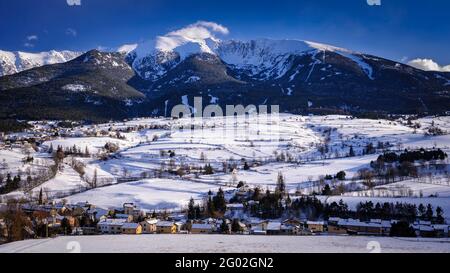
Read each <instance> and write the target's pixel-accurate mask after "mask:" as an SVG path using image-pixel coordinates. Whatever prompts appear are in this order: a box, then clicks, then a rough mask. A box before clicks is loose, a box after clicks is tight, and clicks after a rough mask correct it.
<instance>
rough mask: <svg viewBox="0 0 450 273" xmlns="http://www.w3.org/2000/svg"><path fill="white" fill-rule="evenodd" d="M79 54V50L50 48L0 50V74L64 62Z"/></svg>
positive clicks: (9, 73) (10, 73)
mask: <svg viewBox="0 0 450 273" xmlns="http://www.w3.org/2000/svg"><path fill="white" fill-rule="evenodd" d="M81 54H82V53H81V52H73V51H67V50H64V51H56V50H51V51H47V52H40V53H28V52H21V51H14V52H10V51H2V50H0V76H5V75H12V74H15V73H18V72H21V71H24V70H28V69H32V68H35V67H40V66H43V65H48V64H56V63H65V62H68V61H70V60H73V59H75V58H76V57H78V56H80V55H81Z"/></svg>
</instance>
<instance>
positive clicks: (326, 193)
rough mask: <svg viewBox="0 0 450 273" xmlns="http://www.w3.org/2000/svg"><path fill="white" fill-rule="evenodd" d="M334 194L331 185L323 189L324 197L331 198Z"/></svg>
mask: <svg viewBox="0 0 450 273" xmlns="http://www.w3.org/2000/svg"><path fill="white" fill-rule="evenodd" d="M331 194H332V192H331V188H330V185H328V184H326V185H325V187H324V188H323V189H322V195H327V196H330V195H331Z"/></svg>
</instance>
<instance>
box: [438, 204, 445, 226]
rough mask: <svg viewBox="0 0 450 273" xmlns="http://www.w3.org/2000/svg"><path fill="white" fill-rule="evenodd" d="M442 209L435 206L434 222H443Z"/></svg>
mask: <svg viewBox="0 0 450 273" xmlns="http://www.w3.org/2000/svg"><path fill="white" fill-rule="evenodd" d="M443 215H444V211H443V210H442V208H441V207H437V208H436V222H437V223H438V224H444V222H445V220H444V217H443Z"/></svg>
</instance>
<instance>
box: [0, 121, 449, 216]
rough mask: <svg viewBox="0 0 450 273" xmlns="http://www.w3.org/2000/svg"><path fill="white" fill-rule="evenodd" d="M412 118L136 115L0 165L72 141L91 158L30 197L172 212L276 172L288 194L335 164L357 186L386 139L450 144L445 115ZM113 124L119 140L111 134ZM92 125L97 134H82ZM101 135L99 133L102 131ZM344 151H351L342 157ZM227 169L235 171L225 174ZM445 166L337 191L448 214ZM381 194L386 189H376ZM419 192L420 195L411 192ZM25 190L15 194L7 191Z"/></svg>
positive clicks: (393, 145)
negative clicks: (110, 148) (425, 174)
mask: <svg viewBox="0 0 450 273" xmlns="http://www.w3.org/2000/svg"><path fill="white" fill-rule="evenodd" d="M413 122H414V123H418V124H420V125H421V126H420V128H413V127H412V126H410V124H408V123H407V121H406V120H403V119H399V120H395V121H391V120H369V119H356V118H352V117H348V116H311V117H309V116H308V117H305V116H296V115H288V114H281V115H279V116H276V117H274V116H270V115H260V116H252V115H250V116H249V117H244V116H242V117H228V118H209V119H179V120H171V119H164V118H159V119H156V118H155V119H151V118H143V119H136V120H131V121H125V122H118V123H108V124H101V125H92V126H80V127H76V128H73V129H71V130H70V131H69V133H70V134H72V136H70V137H59V138H56V139H51V140H48V141H46V142H45V143H43V144H42V145H41V147H40V148H39V150H38V151H31V152H30V151H23V149H12V150H0V165H1V166H3V167H4V168H6V169H8V170H12V172H13V173H14V172H19V173H20V172H22V173H26V172H31V173H32V172H36V170H37V169H38V168H39V167H40V166H42V165H45V163H46V162H48V161H51V156H49V154H48V153H46V152H45V150H46V149H48V148H49V147H50V146H52V147H53V148H54V149H56V147H57V146H63V147H65V148H70V147H72V146H76V147H78V148H79V149H80V150H81V151H85V150H86V149H87V150H89V152H90V154H91V155H90V156H89V157H76V156H75V157H74V158H72V157H71V158H66V159H65V161H64V163H65V164H64V166H63V167H62V168H60V169H59V170H58V173H57V174H56V176H55V177H54V178H52V179H51V180H49V181H47V182H46V183H43V184H41V185H39V186H38V187H36V188H34V189H33V190H32V191H31V194H32V195H37V194H38V192H39V191H40V189H41V188H42V189H44V191H45V192H46V194H47V195H48V196H49V197H50V198H51V197H52V196H55V197H56V196H57V197H58V198H59V199H62V198H64V199H66V200H67V201H68V202H71V203H76V202H86V201H88V202H90V203H92V204H95V205H96V206H98V207H101V208H105V209H108V208H115V207H121V206H122V204H123V203H125V202H134V203H135V204H136V205H138V206H139V207H140V208H141V209H144V210H153V209H156V210H163V209H168V210H179V209H180V208H181V207H183V206H185V205H186V204H187V202H188V200H189V199H190V198H191V197H193V198H194V199H195V200H197V201H200V200H202V199H203V198H204V197H205V195H206V194H207V193H208V191H209V190H211V191H217V189H218V188H219V187H222V188H224V189H225V190H231V189H233V188H235V186H236V184H237V182H238V181H243V182H245V183H246V184H247V185H249V186H250V187H255V186H258V187H260V188H261V189H263V190H265V189H266V188H270V189H273V188H274V186H275V184H276V181H277V176H278V174H279V173H282V174H283V176H284V177H285V182H286V185H287V189H288V190H289V192H290V193H292V194H295V193H296V192H298V191H300V192H301V193H303V194H308V193H311V192H312V191H314V190H315V187H316V186H317V183H315V181H318V180H319V179H320V178H321V177H323V176H325V175H327V174H330V175H335V174H336V173H337V172H339V171H345V172H346V174H347V181H346V182H345V183H360V181H358V180H354V179H353V178H354V177H356V175H357V173H358V171H359V170H361V169H364V168H368V167H369V166H370V165H369V164H370V162H371V161H373V160H376V158H377V157H378V155H379V154H381V153H382V150H377V151H376V153H375V154H368V155H366V154H365V153H363V151H364V149H365V148H366V147H367V145H368V144H369V143H371V144H373V145H374V146H375V147H376V146H377V145H378V143H380V142H382V143H385V144H386V143H388V146H386V147H384V149H388V150H395V151H402V150H403V149H417V148H433V147H436V148H440V149H442V150H444V151H446V152H447V153H448V152H449V151H450V135H448V133H450V117H435V118H431V117H430V118H423V119H418V120H414V121H413ZM431 126H439V128H441V129H442V130H443V131H444V132H445V133H447V134H444V135H440V136H426V132H427V131H428V129H429V128H430V127H431ZM118 131H120V137H117V136H116V135H115V134H113V133H111V132H118ZM92 132H94V133H97V135H98V136H90V137H87V136H86V134H87V133H90V135H92ZM99 132H106V135H105V133H103V134H100V133H99ZM108 133H109V135H108ZM106 143H113V144H115V145H117V147H118V148H119V150H118V151H117V152H115V153H113V154H111V155H110V156H109V157H108V158H107V159H106V160H105V159H104V158H103V159H101V156H100V155H101V154H102V153H103V152H104V146H105V144H106ZM325 146H326V149H324V147H325ZM351 149H352V150H353V151H354V156H351V157H349V156H348V155H349V152H350V150H351ZM26 154H30V155H32V156H33V157H34V161H33V162H32V163H26V162H23V157H25V156H26ZM74 159H75V160H77V161H79V162H82V163H83V164H84V174H82V175H80V174H79V173H77V172H75V170H74V169H73V167H72V164H71V161H72V160H74ZM244 162H248V163H249V164H250V165H251V168H250V169H249V170H244V168H243V165H244ZM207 164H209V165H211V166H212V167H213V168H214V174H209V175H206V174H204V173H202V172H199V171H198V170H199V169H200V168H202V167H204V166H205V165H207ZM225 166H227V167H225ZM230 166H233V167H232V168H234V169H235V171H233V172H231V171H230ZM179 167H184V169H185V170H189V171H187V172H186V173H183V174H177V173H176V172H175V170H177V169H178V168H179ZM170 170H172V172H169V171H170ZM196 170H197V172H196ZM448 172H449V170H448V169H446V170H440V171H439V172H438V173H435V174H433V176H434V177H435V178H437V179H436V181H438V182H436V181H434V182H429V181H428V180H426V179H425V180H421V181H418V180H408V181H404V182H398V183H395V184H392V185H386V186H384V187H383V188H381V189H380V188H376V189H373V190H371V192H364V191H357V192H355V193H352V192H347V193H346V194H345V197H342V198H344V199H345V201H349V202H350V203H352V204H353V203H356V202H357V201H360V200H363V199H364V200H366V199H370V198H372V197H371V193H373V192H374V191H378V192H380V193H379V194H377V195H376V197H377V200H376V201H395V202H397V201H398V202H406V201H408V202H413V203H431V204H432V205H433V206H434V207H436V206H438V205H439V206H442V207H443V209H444V211H445V216H446V218H449V217H450V197H449V195H450V185H449V178H448ZM446 174H447V176H446ZM94 177H96V178H97V180H98V181H99V183H98V184H99V185H98V186H99V187H97V188H95V189H91V190H87V187H88V183H87V181H90V180H92V179H93V178H94ZM102 181H106V182H102ZM396 186H397V188H398V187H401V188H403V189H404V188H407V189H410V190H411V191H412V193H413V194H412V196H408V198H398V196H392V194H391V193H392V192H395V189H396V188H395V187H396ZM386 191H387V192H388V193H389V194H384V193H385V192H386ZM419 192H420V194H421V195H422V196H423V197H424V198H418V196H419ZM23 194H24V193H22V192H14V193H10V194H9V195H8V196H7V197H19V196H20V195H23ZM28 194H30V193H28ZM430 195H434V197H435V198H431V197H429V196H430ZM383 197H385V199H383ZM340 198H341V197H340V196H338V197H333V198H331V199H330V200H337V199H340ZM327 201H329V200H327Z"/></svg>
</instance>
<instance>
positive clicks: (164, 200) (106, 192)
mask: <svg viewBox="0 0 450 273" xmlns="http://www.w3.org/2000/svg"><path fill="white" fill-rule="evenodd" d="M218 189H219V186H215V185H211V184H205V183H194V182H190V181H185V180H171V179H147V180H141V181H137V182H129V183H124V184H118V185H113V186H109V187H103V188H97V189H94V190H90V191H87V192H84V193H80V194H76V195H73V196H70V197H68V198H66V199H67V200H68V201H69V202H70V203H72V204H76V203H78V202H86V201H89V202H91V203H95V204H96V206H98V207H101V208H107V209H109V208H119V207H122V205H123V204H124V203H129V202H132V203H134V204H136V205H137V206H139V208H140V209H143V210H146V211H151V210H164V209H180V208H182V207H185V206H187V203H188V202H189V199H190V198H191V197H192V198H194V200H197V201H198V202H199V201H202V199H203V198H204V196H205V194H206V193H208V191H209V190H211V191H214V192H216V191H217V190H218ZM226 189H227V188H224V190H226ZM92 200H94V201H92Z"/></svg>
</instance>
